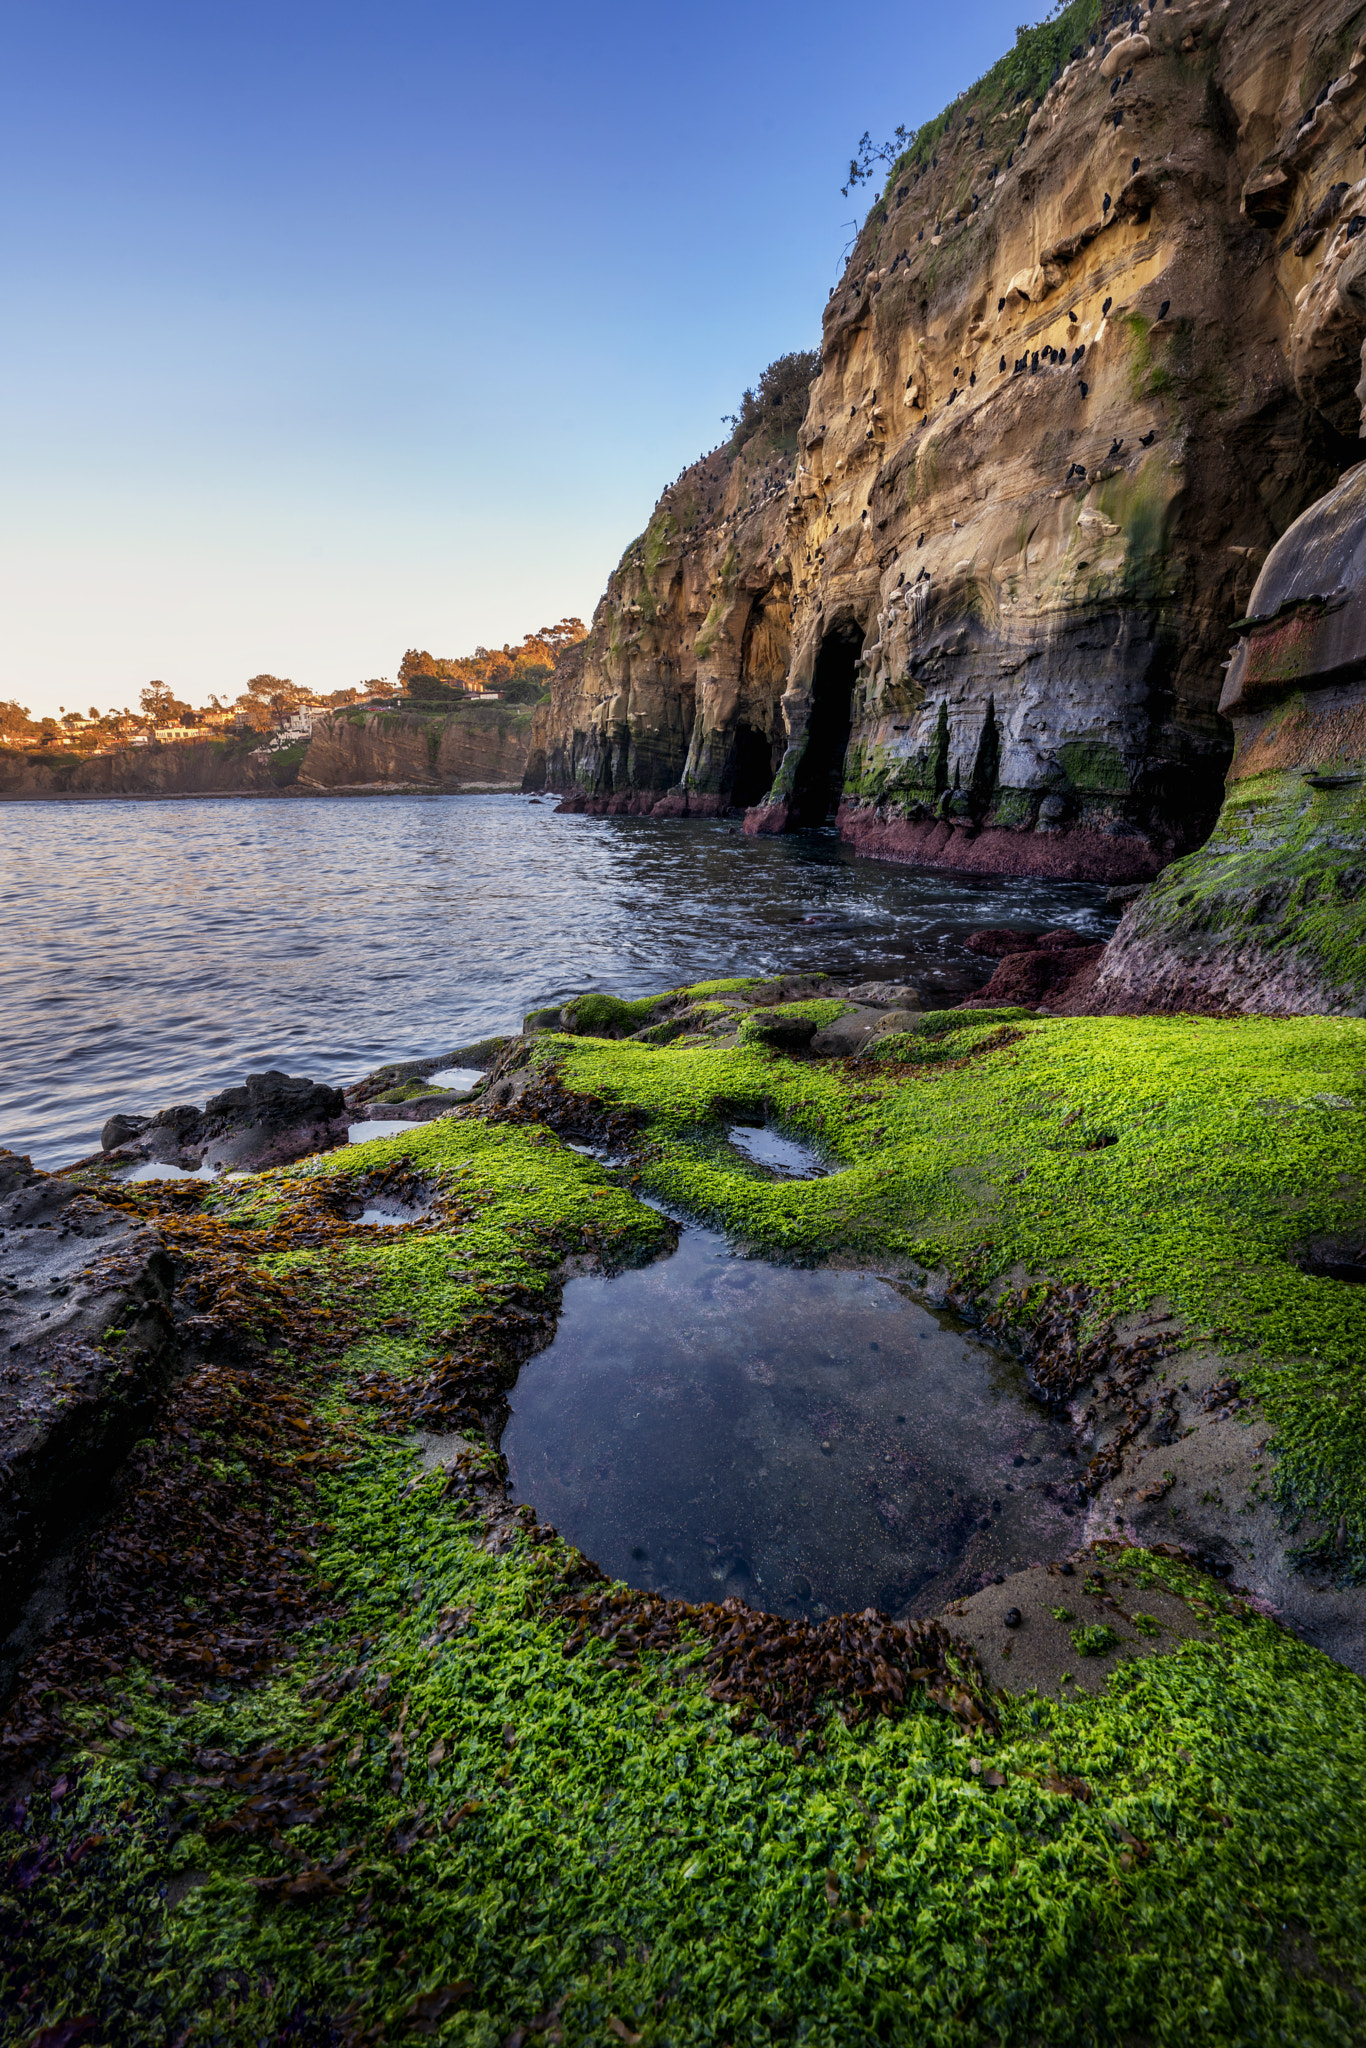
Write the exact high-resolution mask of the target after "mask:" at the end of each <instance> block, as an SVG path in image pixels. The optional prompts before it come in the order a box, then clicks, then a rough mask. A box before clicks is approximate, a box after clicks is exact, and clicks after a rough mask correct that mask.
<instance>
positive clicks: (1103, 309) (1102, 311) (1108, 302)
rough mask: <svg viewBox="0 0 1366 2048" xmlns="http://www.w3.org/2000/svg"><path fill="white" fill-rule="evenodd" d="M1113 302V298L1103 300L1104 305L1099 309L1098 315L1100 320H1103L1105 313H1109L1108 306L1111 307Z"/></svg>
mask: <svg viewBox="0 0 1366 2048" xmlns="http://www.w3.org/2000/svg"><path fill="white" fill-rule="evenodd" d="M1114 303H1115V302H1114V300H1113V299H1107V300H1106V301H1105V304H1104V305H1103V306H1102V307H1101V309H1100V317H1101V319H1102V320H1104V319H1105V317H1106V315H1107V314H1108V313H1109V311H1110V308H1111V306H1113V305H1114Z"/></svg>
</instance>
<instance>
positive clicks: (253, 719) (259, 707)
mask: <svg viewBox="0 0 1366 2048" xmlns="http://www.w3.org/2000/svg"><path fill="white" fill-rule="evenodd" d="M308 702H309V693H308V691H307V690H304V689H301V688H300V687H299V685H298V684H297V683H292V682H291V681H290V679H289V677H288V676H270V675H260V676H253V677H252V678H251V680H250V682H249V683H248V684H247V687H246V689H245V690H243V692H242V694H241V696H240V697H239V698H238V699H237V705H236V709H237V710H238V711H239V712H240V713H241V716H242V722H243V724H244V725H248V726H250V727H251V729H252V731H253V732H270V731H272V730H273V729H274V727H276V726H277V725H283V724H284V722H285V720H286V719H287V718H289V717H290V716H291V715H292V714H293V713H294V712H295V711H297V710H298V708H299V706H300V705H301V704H307V703H308Z"/></svg>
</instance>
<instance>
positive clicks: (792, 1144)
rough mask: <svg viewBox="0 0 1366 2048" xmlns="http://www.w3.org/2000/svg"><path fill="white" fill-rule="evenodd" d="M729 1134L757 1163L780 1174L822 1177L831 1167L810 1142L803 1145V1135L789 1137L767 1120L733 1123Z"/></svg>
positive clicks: (801, 1178) (793, 1178)
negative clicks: (767, 1122)
mask: <svg viewBox="0 0 1366 2048" xmlns="http://www.w3.org/2000/svg"><path fill="white" fill-rule="evenodd" d="M726 1135H727V1137H728V1138H729V1139H730V1142H731V1144H732V1145H734V1147H735V1149H736V1151H737V1152H743V1153H744V1155H745V1157H746V1159H752V1160H753V1161H754V1163H755V1165H756V1166H766V1167H767V1168H768V1169H769V1171H770V1173H776V1174H780V1175H782V1176H783V1178H784V1179H787V1180H819V1179H820V1177H821V1175H822V1174H825V1173H828V1172H829V1170H830V1169H829V1168H828V1167H827V1165H826V1164H825V1161H824V1160H823V1159H822V1158H821V1156H820V1154H819V1153H818V1152H816V1151H815V1150H813V1148H812V1147H811V1146H810V1145H803V1144H802V1142H801V1140H800V1138H785V1137H784V1136H783V1134H782V1132H781V1131H774V1130H770V1129H769V1128H768V1126H767V1125H766V1124H760V1125H751V1124H732V1125H731V1127H730V1129H729V1131H728V1132H727V1133H726Z"/></svg>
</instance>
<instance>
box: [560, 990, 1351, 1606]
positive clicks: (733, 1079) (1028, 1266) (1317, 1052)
mask: <svg viewBox="0 0 1366 2048" xmlns="http://www.w3.org/2000/svg"><path fill="white" fill-rule="evenodd" d="M950 1014H953V1013H950ZM956 1014H957V1015H958V1016H960V1017H963V1018H964V1019H965V1020H970V1021H965V1022H964V1025H963V1026H962V1028H961V1029H960V1030H959V1031H956V1032H954V1033H953V1034H952V1035H951V1036H949V1037H948V1038H947V1039H939V1040H936V1039H934V1038H933V1037H931V1038H928V1039H917V1038H916V1037H915V1036H914V1035H907V1036H906V1037H905V1038H900V1039H898V1040H894V1041H892V1042H891V1044H890V1046H889V1050H888V1064H889V1065H890V1064H892V1063H893V1062H904V1061H905V1059H906V1055H907V1054H908V1053H910V1054H914V1053H915V1052H916V1050H917V1049H920V1048H923V1051H922V1055H921V1061H920V1067H919V1070H918V1071H915V1072H913V1073H912V1074H911V1075H909V1076H907V1077H906V1078H905V1079H904V1080H901V1081H900V1082H898V1080H897V1079H895V1078H892V1077H889V1078H888V1079H887V1080H886V1081H883V1082H881V1083H880V1084H879V1083H878V1080H877V1065H876V1063H873V1062H866V1063H861V1065H860V1068H859V1069H858V1070H856V1071H855V1072H852V1073H850V1072H846V1071H844V1070H841V1069H838V1068H833V1067H830V1066H826V1065H821V1064H812V1063H805V1062H797V1061H792V1060H787V1059H783V1058H781V1057H777V1056H774V1055H771V1054H765V1053H762V1052H759V1051H757V1050H756V1051H751V1050H749V1049H748V1048H745V1047H737V1048H734V1049H731V1048H722V1047H717V1048H716V1049H714V1050H713V1049H710V1048H708V1049H705V1050H703V1049H697V1050H687V1049H683V1050H680V1049H673V1048H659V1049H656V1048H649V1049H644V1048H642V1049H639V1050H637V1049H636V1048H634V1047H618V1048H613V1049H612V1051H611V1052H608V1051H606V1050H605V1049H600V1048H598V1047H596V1046H590V1045H588V1044H585V1043H584V1042H583V1041H573V1042H572V1049H570V1043H571V1042H564V1041H562V1042H559V1044H558V1045H557V1052H556V1056H557V1057H558V1055H559V1049H560V1047H561V1046H563V1047H564V1049H565V1050H566V1052H567V1057H566V1058H565V1059H564V1064H563V1073H564V1077H565V1079H566V1082H567V1083H568V1085H570V1086H572V1087H575V1088H585V1089H588V1090H590V1091H592V1092H594V1093H601V1094H605V1095H608V1096H610V1097H612V1098H614V1099H616V1100H619V1101H620V1102H622V1103H623V1104H629V1105H630V1106H632V1107H634V1108H636V1109H638V1110H640V1111H642V1112H644V1113H645V1115H646V1116H647V1119H648V1129H649V1132H650V1135H651V1137H652V1138H653V1139H654V1140H655V1141H656V1145H657V1151H656V1153H655V1156H654V1157H653V1158H652V1159H651V1161H650V1163H649V1164H648V1166H647V1167H646V1169H645V1174H644V1178H645V1182H646V1185H648V1186H650V1187H652V1188H653V1189H654V1190H655V1192H656V1193H658V1194H660V1195H662V1196H664V1197H665V1198H666V1199H667V1200H670V1201H672V1202H676V1203H678V1204H680V1205H681V1206H683V1207H685V1208H687V1209H689V1210H690V1211H692V1212H693V1213H695V1214H697V1215H700V1216H704V1217H706V1218H707V1219H708V1220H710V1221H712V1222H714V1223H716V1224H718V1225H720V1226H721V1227H722V1228H724V1229H727V1230H729V1231H732V1232H733V1233H734V1234H735V1235H736V1236H738V1237H740V1238H742V1239H744V1240H745V1241H746V1242H748V1243H751V1244H753V1245H755V1246H758V1247H761V1248H764V1249H767V1250H769V1251H772V1252H775V1253H777V1254H778V1255H780V1256H784V1257H789V1258H800V1259H819V1258H825V1257H829V1256H831V1255H832V1254H834V1253H836V1252H846V1253H847V1252H853V1253H855V1254H857V1255H858V1256H860V1257H862V1258H866V1259H869V1260H876V1259H879V1258H887V1257H889V1256H891V1257H895V1258H899V1259H901V1260H903V1261H904V1262H905V1263H906V1264H907V1265H908V1266H910V1267H917V1266H918V1267H922V1268H925V1269H943V1270H946V1271H947V1272H948V1273H949V1274H950V1275H952V1277H953V1278H954V1280H955V1281H956V1282H957V1283H958V1284H959V1285H960V1286H961V1287H963V1288H964V1289H965V1290H967V1291H969V1292H975V1293H985V1292H986V1291H987V1290H988V1289H989V1288H990V1287H991V1286H992V1284H993V1283H995V1282H999V1281H1000V1280H1002V1279H1003V1277H1004V1276H1006V1275H1008V1274H1010V1273H1011V1272H1012V1271H1015V1270H1018V1271H1021V1272H1024V1273H1028V1274H1033V1275H1040V1276H1047V1277H1048V1278H1049V1279H1050V1280H1052V1281H1055V1282H1058V1283H1060V1284H1071V1283H1075V1282H1081V1283H1084V1284H1085V1285H1086V1286H1087V1287H1088V1288H1089V1289H1090V1290H1091V1292H1092V1297H1093V1301H1094V1304H1095V1308H1094V1313H1095V1315H1096V1316H1097V1317H1103V1316H1107V1315H1121V1314H1128V1313H1135V1312H1138V1311H1141V1310H1146V1309H1148V1308H1149V1307H1151V1305H1152V1304H1153V1303H1154V1302H1157V1301H1164V1302H1167V1303H1169V1304H1170V1305H1171V1308H1172V1310H1173V1311H1174V1312H1175V1313H1176V1314H1177V1315H1178V1316H1179V1317H1180V1318H1181V1319H1182V1321H1183V1323H1184V1324H1185V1326H1186V1328H1187V1330H1188V1332H1189V1333H1190V1335H1191V1336H1192V1337H1195V1338H1200V1339H1202V1340H1204V1341H1206V1342H1209V1343H1212V1344H1215V1345H1217V1346H1218V1347H1219V1348H1220V1349H1222V1350H1224V1351H1226V1352H1227V1353H1229V1354H1230V1355H1234V1356H1237V1357H1238V1358H1239V1359H1240V1360H1242V1361H1245V1363H1244V1365H1243V1367H1242V1370H1243V1377H1244V1383H1245V1385H1246V1386H1247V1387H1248V1388H1249V1389H1250V1390H1252V1391H1255V1392H1256V1394H1257V1395H1258V1396H1259V1398H1260V1399H1261V1401H1262V1403H1263V1405H1264V1407H1265V1411H1266V1414H1267V1416H1268V1418H1269V1419H1270V1421H1271V1422H1272V1424H1273V1425H1274V1428H1275V1432H1276V1439H1275V1440H1276V1444H1277V1447H1278V1449H1279V1452H1280V1457H1279V1461H1278V1466H1277V1473H1278V1480H1277V1483H1278V1486H1279V1488H1280V1491H1281V1497H1282V1499H1283V1500H1284V1501H1285V1502H1286V1503H1287V1504H1288V1505H1291V1506H1295V1507H1298V1508H1300V1509H1302V1510H1305V1511H1308V1512H1312V1513H1313V1514H1314V1515H1316V1516H1318V1517H1320V1518H1325V1517H1326V1518H1329V1519H1330V1520H1331V1521H1332V1522H1334V1523H1336V1522H1338V1521H1342V1522H1344V1523H1345V1525H1346V1530H1347V1532H1348V1535H1349V1537H1350V1542H1351V1546H1352V1555H1353V1559H1354V1560H1355V1563H1354V1566H1353V1569H1354V1570H1355V1571H1356V1572H1357V1573H1358V1574H1366V1362H1364V1361H1366V1292H1364V1291H1363V1290H1362V1289H1360V1288H1353V1287H1351V1286H1349V1285H1347V1284H1345V1283H1343V1282H1341V1281H1334V1280H1327V1279H1322V1278H1318V1277H1316V1276H1314V1275H1313V1274H1310V1273H1307V1272H1304V1271H1302V1270H1301V1267H1300V1265H1299V1264H1298V1260H1299V1259H1300V1257H1302V1256H1303V1253H1304V1248H1305V1247H1306V1245H1307V1244H1308V1243H1309V1242H1310V1240H1312V1239H1314V1238H1315V1237H1318V1236H1331V1235H1334V1234H1338V1233H1342V1232H1344V1231H1349V1230H1353V1229H1358V1230H1359V1229H1360V1228H1361V1226H1362V1224H1363V1221H1366V1188H1363V1180H1362V1175H1361V1171H1360V1166H1361V1160H1362V1158H1363V1156H1366V1094H1363V1087H1362V1062H1363V1055H1366V1025H1363V1024H1361V1023H1358V1022H1356V1021H1355V1020H1350V1019H1346V1018H1319V1017H1297V1018H1275V1019H1273V1018H1264V1017H1240V1018H1235V1019H1230V1020H1213V1019H1201V1018H1185V1017H1178V1018H1172V1017H1153V1018H1109V1017H1106V1018H1057V1019H1049V1020H1047V1021H1045V1020H1041V1019H1038V1018H1023V1017H1019V1016H1018V1013H1013V1014H1014V1021H1009V1022H1006V1021H1001V1020H998V1019H996V1018H993V1017H992V1014H991V1013H990V1012H986V1013H972V1012H969V1013H962V1012H960V1013H956ZM977 1031H981V1032H982V1036H981V1037H980V1038H977V1037H976V1035H975V1034H976V1032H977ZM997 1033H1000V1034H1001V1036H1002V1038H1004V1037H1005V1034H1007V1033H1009V1035H1010V1042H1009V1043H1000V1044H998V1046H997V1047H996V1048H995V1049H993V1048H992V1046H991V1044H990V1041H991V1039H992V1038H993V1037H994V1036H995V1035H996V1034H997ZM551 1043H555V1042H554V1041H552V1042H551ZM936 1044H939V1045H944V1046H946V1047H947V1048H949V1049H950V1052H951V1054H969V1055H970V1054H972V1053H974V1052H975V1054H976V1057H975V1058H968V1059H967V1060H966V1062H965V1063H963V1064H960V1063H959V1059H958V1058H957V1057H953V1056H950V1057H946V1058H945V1059H943V1060H942V1062H940V1063H938V1064H936V1063H935V1062H934V1061H933V1060H932V1059H930V1058H925V1057H924V1052H928V1051H929V1050H930V1049H931V1048H933V1047H934V1046H935V1045H936ZM865 1075H866V1076H867V1077H868V1078H867V1079H866V1080H865V1079H864V1078H863V1077H864V1076H865ZM736 1104H740V1105H744V1106H745V1107H746V1108H747V1109H749V1110H751V1111H755V1110H757V1111H759V1112H760V1113H767V1114H769V1115H771V1116H774V1117H776V1118H779V1119H781V1120H782V1121H783V1122H784V1124H786V1125H787V1126H788V1127H789V1128H790V1129H791V1130H792V1131H793V1132H794V1133H797V1134H799V1135H801V1136H803V1137H806V1138H809V1139H812V1140H814V1141H816V1142H818V1143H819V1144H820V1145H821V1146H822V1148H823V1149H824V1151H825V1152H826V1153H827V1155H828V1156H830V1157H831V1158H832V1159H834V1160H837V1161H838V1162H840V1164H841V1166H842V1167H843V1170H842V1171H841V1172H839V1173H838V1174H836V1175H833V1176H831V1177H830V1178H828V1179H824V1180H819V1181H812V1182H795V1183H794V1182H785V1183H778V1184H765V1183H762V1182H758V1181H755V1180H753V1179H750V1178H747V1177H745V1176H742V1175H739V1174H735V1173H729V1172H727V1171H726V1169H725V1166H724V1164H723V1163H721V1162H718V1161H717V1160H714V1159H710V1158H706V1157H703V1156H702V1155H701V1154H700V1153H698V1152H697V1151H695V1150H693V1149H690V1148H689V1146H688V1145H687V1144H686V1143H685V1142H680V1141H682V1140H684V1139H685V1138H686V1136H687V1134H688V1133H689V1132H690V1131H691V1130H696V1129H698V1128H700V1127H703V1126H705V1125H706V1124H707V1123H708V1122H715V1121H717V1120H719V1119H720V1118H721V1117H722V1116H723V1115H724V1114H725V1111H726V1107H727V1106H728V1105H736ZM671 1140H672V1141H674V1142H670V1141H671Z"/></svg>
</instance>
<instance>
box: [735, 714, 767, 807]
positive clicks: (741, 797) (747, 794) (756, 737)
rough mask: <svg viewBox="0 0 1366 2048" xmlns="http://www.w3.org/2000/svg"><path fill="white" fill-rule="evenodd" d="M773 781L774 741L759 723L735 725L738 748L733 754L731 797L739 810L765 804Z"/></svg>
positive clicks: (736, 746)
mask: <svg viewBox="0 0 1366 2048" xmlns="http://www.w3.org/2000/svg"><path fill="white" fill-rule="evenodd" d="M772 781H773V742H772V740H771V739H770V738H769V736H768V734H767V733H766V732H760V731H759V729H758V727H757V726H753V725H738V726H737V727H736V728H735V750H734V753H733V754H732V756H731V786H730V800H731V803H732V804H733V805H734V806H735V808H736V810H738V811H747V810H748V809H749V808H750V806H751V804H758V803H762V802H763V800H764V798H765V797H766V796H767V795H768V792H769V785H770V784H771V783H772Z"/></svg>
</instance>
